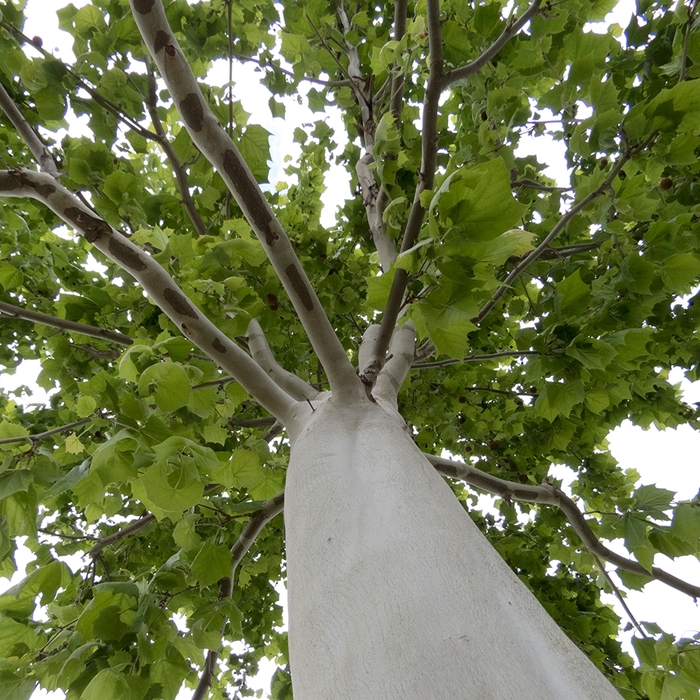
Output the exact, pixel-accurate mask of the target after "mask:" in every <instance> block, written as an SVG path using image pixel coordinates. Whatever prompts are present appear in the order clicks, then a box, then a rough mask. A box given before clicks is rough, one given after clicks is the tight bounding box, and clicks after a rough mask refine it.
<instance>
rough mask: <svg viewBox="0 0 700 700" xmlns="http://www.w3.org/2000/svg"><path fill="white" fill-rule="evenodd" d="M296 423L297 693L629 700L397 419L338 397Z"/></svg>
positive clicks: (291, 544) (292, 634) (290, 489)
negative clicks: (503, 554)
mask: <svg viewBox="0 0 700 700" xmlns="http://www.w3.org/2000/svg"><path fill="white" fill-rule="evenodd" d="M293 433H295V436H294V440H293V444H292V458H291V462H290V465H289V472H288V475H287V485H286V506H285V521H286V533H287V565H288V586H289V647H290V665H291V671H292V677H293V682H294V694H295V698H297V700H329V699H330V698H333V699H334V700H342V699H343V698H347V699H348V700H350V699H352V700H365V699H370V698H376V699H381V700H387V699H389V698H397V699H398V698H401V700H407V699H409V700H410V699H413V698H415V699H416V700H426V699H429V698H435V700H446V699H447V698H473V699H474V700H488V699H490V698H492V699H493V700H507V699H510V698H521V699H522V700H550V699H551V700H566V699H572V700H573V699H574V698H576V699H577V700H598V699H601V700H602V699H605V700H620V696H619V695H618V694H617V692H616V691H615V690H614V689H613V687H612V686H611V685H610V683H609V682H608V681H607V680H606V679H605V678H604V677H603V675H602V674H601V673H600V672H599V671H598V670H597V669H596V668H595V667H594V665H593V664H592V663H591V662H590V661H589V660H588V659H587V658H586V657H585V656H584V654H583V653H582V652H581V651H579V649H578V648H577V647H576V646H575V645H574V644H573V643H572V642H571V641H570V640H569V639H568V638H567V637H566V636H565V635H564V633H563V632H562V631H561V630H560V629H559V627H558V626H557V625H556V624H555V623H554V621H553V620H552V619H551V618H550V617H549V615H548V614H547V613H546V612H545V610H544V609H543V608H542V607H541V606H540V604H539V603H538V602H537V601H536V599H535V598H534V596H533V595H532V594H531V593H530V591H529V590H528V589H527V588H526V587H525V586H524V585H523V584H522V583H521V582H520V580H519V579H518V578H517V577H516V576H515V574H514V573H513V572H512V571H511V570H510V569H509V568H508V566H507V565H506V563H505V562H504V561H503V560H502V559H501V557H500V555H499V554H498V553H497V552H496V550H495V549H494V548H493V547H492V546H491V545H490V544H489V543H488V541H487V540H486V538H485V537H484V536H483V535H482V534H481V533H480V532H479V530H478V529H477V527H476V526H475V525H474V523H473V522H472V521H471V519H470V518H469V517H468V515H467V513H466V512H465V511H464V509H463V508H462V506H461V505H460V504H459V502H458V500H457V499H456V498H455V496H454V494H453V493H452V492H451V491H450V489H449V487H448V486H447V484H445V483H444V481H443V480H442V478H441V477H440V476H439V475H438V474H437V473H436V472H435V470H434V469H433V467H432V466H431V465H430V464H429V463H428V462H427V460H426V459H425V458H424V457H423V456H422V455H421V453H420V451H419V450H418V448H417V447H416V446H415V444H414V443H413V441H412V439H411V437H410V434H409V432H408V429H407V428H406V427H405V425H403V422H402V421H401V422H400V421H399V419H398V418H397V416H395V415H394V416H392V415H390V413H388V412H387V411H385V410H384V409H383V408H382V407H380V406H379V405H378V404H376V403H370V402H369V401H367V402H366V403H363V404H361V405H355V406H341V405H337V404H336V403H334V401H333V399H330V400H326V401H325V403H322V404H321V405H319V406H318V407H316V408H315V410H314V411H313V412H311V411H310V410H309V415H308V419H307V421H306V423H305V424H303V425H301V427H300V426H299V425H298V426H297V430H295V431H293Z"/></svg>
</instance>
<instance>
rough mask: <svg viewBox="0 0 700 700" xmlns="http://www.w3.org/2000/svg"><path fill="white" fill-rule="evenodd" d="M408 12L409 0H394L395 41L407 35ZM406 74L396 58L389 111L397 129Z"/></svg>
mask: <svg viewBox="0 0 700 700" xmlns="http://www.w3.org/2000/svg"><path fill="white" fill-rule="evenodd" d="M407 10H408V1H407V0H394V41H396V42H400V41H401V39H403V36H404V34H405V33H406V14H407ZM404 81H405V78H404V74H403V70H402V69H401V66H400V65H399V61H398V59H397V57H396V56H394V67H393V69H392V72H391V96H390V98H389V111H390V112H391V113H392V114H393V115H394V120H395V124H396V128H397V129H400V127H401V112H402V109H401V108H402V106H403V86H404Z"/></svg>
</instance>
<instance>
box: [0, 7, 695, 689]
mask: <svg viewBox="0 0 700 700" xmlns="http://www.w3.org/2000/svg"><path fill="white" fill-rule="evenodd" d="M73 3H74V4H75V5H76V6H82V5H84V4H86V0H73ZM65 4H67V2H66V0H29V2H28V6H27V16H28V22H27V24H26V25H25V33H26V34H28V35H29V36H34V35H37V36H40V37H41V38H42V40H43V46H44V48H45V49H47V50H49V51H52V52H55V53H56V54H57V55H61V56H63V57H64V58H66V59H67V60H71V58H72V57H71V52H70V40H69V39H68V40H66V37H65V35H63V34H62V33H61V32H59V30H58V23H57V21H56V17H55V14H54V12H55V9H58V8H60V7H63V6H64V5H65ZM633 7H634V1H633V0H621V2H620V3H619V4H618V7H617V8H616V10H615V11H614V12H613V13H611V14H610V15H609V16H608V18H607V20H606V22H605V23H600V24H599V26H597V27H596V26H593V27H591V30H592V31H604V30H605V27H606V25H607V24H611V23H618V24H620V25H621V26H623V27H624V26H626V25H627V23H628V21H629V16H630V12H631V8H633ZM235 76H236V86H235V96H236V98H237V99H240V100H241V101H242V104H243V107H244V108H245V109H246V110H247V111H248V112H250V113H251V114H252V115H253V116H252V117H251V121H252V122H255V123H259V124H262V125H263V126H265V127H266V128H267V129H268V130H269V131H270V132H271V133H272V137H271V152H272V154H273V167H272V176H273V178H274V177H279V174H280V173H281V170H282V165H283V159H284V156H285V155H287V154H289V155H291V156H292V157H294V156H295V155H296V154H297V153H298V150H296V149H297V148H298V147H297V146H296V144H294V143H293V140H292V133H293V131H294V128H295V127H296V126H298V125H302V124H303V123H304V122H310V121H311V113H310V112H309V111H308V109H306V108H305V107H304V106H303V105H299V104H298V103H296V102H295V101H293V100H289V101H288V102H287V114H286V118H285V120H282V119H279V118H274V119H273V118H272V115H271V114H270V112H269V109H268V106H267V100H268V97H269V94H268V93H267V92H266V90H265V89H264V88H262V87H261V86H260V85H259V83H258V81H257V79H256V77H255V71H254V69H253V68H252V67H250V66H242V67H240V68H239V67H237V68H236V72H235ZM227 77H228V76H227V71H225V70H216V69H215V71H214V73H213V75H212V78H213V80H214V81H216V82H219V83H224V82H225V81H226V80H227ZM328 119H329V120H331V121H336V123H339V117H338V115H337V114H333V113H332V112H330V113H329V114H328ZM80 129H81V127H80V122H76V123H75V124H73V126H71V131H76V132H78V133H79V132H80ZM343 145H344V144H342V143H341V144H339V147H340V148H342V147H343ZM562 148H563V146H562V144H561V143H560V142H559V143H557V142H554V141H550V144H549V146H548V147H547V148H546V149H544V150H543V145H542V141H541V140H539V139H538V141H537V145H535V142H534V141H531V142H527V141H524V142H523V144H522V145H521V147H520V150H519V151H518V155H527V154H530V153H532V154H535V155H537V156H538V158H540V160H543V161H546V162H548V163H549V164H550V171H549V172H548V174H549V175H550V176H551V177H554V178H555V179H557V180H558V181H559V182H560V183H562V184H563V183H566V182H567V179H568V174H567V172H566V170H565V168H564V166H563V153H562V151H561V149H562ZM329 177H330V178H331V182H332V187H329V188H328V193H327V195H326V199H324V203H325V204H326V208H325V211H324V215H323V222H324V223H325V224H328V223H331V222H332V220H333V217H334V211H335V206H336V205H337V204H338V203H339V202H340V201H341V200H342V199H343V198H345V197H349V196H350V189H349V185H348V182H347V179H346V178H345V177H344V176H343V175H342V171H340V170H339V169H336V170H332V171H331V173H330V175H329ZM37 364H38V363H37ZM37 364H35V365H31V364H27V365H26V366H25V367H24V372H23V374H22V376H19V375H17V376H15V377H12V378H10V377H4V376H3V375H0V385H2V386H5V387H6V388H13V387H15V386H16V385H18V384H28V383H30V384H31V383H33V378H35V377H36V374H37V372H38V367H37ZM672 381H674V382H678V383H680V384H681V385H682V388H683V391H684V394H685V397H686V400H687V401H689V402H696V401H700V383H697V384H695V385H693V384H691V383H690V382H688V381H686V380H685V379H684V378H683V377H682V373H680V372H678V373H677V374H674V375H672ZM41 391H42V390H41V389H39V388H38V387H36V393H35V394H34V396H33V397H32V399H31V402H41V401H43V397H42V393H41ZM609 443H610V450H611V452H612V454H613V455H614V457H615V458H616V459H617V460H618V461H619V463H620V465H621V466H622V467H623V468H624V469H629V468H634V469H636V470H637V471H638V472H639V474H640V475H641V480H640V481H641V483H647V484H649V483H652V484H656V485H658V486H659V487H662V488H667V489H671V490H674V491H677V492H678V494H679V495H678V498H679V499H689V498H692V497H694V496H695V495H696V494H697V493H698V490H699V489H700V469H699V468H698V467H699V456H700V434H698V433H696V432H694V431H693V430H692V429H691V428H689V427H688V426H682V427H680V428H679V429H677V430H670V429H669V430H664V431H659V430H657V429H655V428H650V429H649V430H646V431H645V430H643V429H641V428H639V427H636V426H633V425H632V424H631V423H629V421H627V422H625V423H623V424H622V425H621V426H620V427H618V428H616V429H615V430H613V431H612V432H611V433H610V436H609ZM552 475H554V476H556V477H557V478H563V479H564V480H565V481H566V479H567V478H569V475H568V474H567V473H566V469H565V468H562V467H556V466H555V467H553V469H552ZM481 502H482V503H483V504H484V505H485V506H488V504H489V502H490V501H489V497H483V499H482V501H481ZM491 502H492V501H491ZM611 547H612V548H614V549H616V550H617V551H620V552H622V553H626V552H625V551H624V548H622V547H621V544H620V543H619V542H617V543H612V545H611ZM24 551H25V553H26V552H27V550H26V549H25V550H24ZM655 564H656V565H658V566H661V567H662V568H665V569H667V570H668V571H669V572H671V573H673V574H675V575H677V576H679V577H680V578H684V579H686V580H690V581H694V582H696V583H697V582H700V562H698V560H697V559H694V558H691V557H684V558H681V559H678V560H676V561H671V560H668V559H667V558H666V557H663V556H658V557H657V559H656V560H655ZM15 578H17V577H15ZM7 585H9V582H6V581H5V582H4V585H3V580H2V579H0V590H2V589H3V588H4V587H6V586H7ZM608 602H610V603H611V604H613V605H614V606H615V607H616V609H617V612H618V614H620V615H621V617H622V618H623V620H624V619H625V617H626V616H625V613H624V611H622V610H621V609H620V606H619V603H618V602H617V601H616V600H615V598H614V597H613V596H608ZM627 604H628V606H629V607H630V609H631V610H632V613H633V614H634V615H635V617H636V618H637V620H639V621H644V620H649V621H655V622H657V623H658V624H659V625H660V626H661V627H662V628H663V629H664V630H666V631H668V632H672V633H673V634H675V635H677V636H687V635H691V634H694V633H696V632H698V631H700V609H699V608H698V606H697V605H695V604H694V603H693V602H692V600H691V599H690V598H689V597H688V596H685V595H684V594H682V593H680V592H677V591H675V590H673V589H671V588H669V587H667V586H665V585H663V584H660V583H657V582H653V583H650V584H648V585H647V586H646V587H645V589H644V591H641V592H638V591H630V592H629V593H628V595H627ZM628 636H629V635H628ZM628 648H629V647H628ZM268 678H269V674H262V677H261V678H260V679H259V687H266V688H267V687H269V681H268V680H267V679H268ZM188 695H189V693H181V695H180V700H184V698H186V697H187V696H188ZM33 697H34V698H35V700H38V699H39V698H51V699H52V700H58V699H59V698H62V697H63V695H62V694H60V693H50V694H46V693H43V691H42V692H40V691H37V693H35V695H34V696H33Z"/></svg>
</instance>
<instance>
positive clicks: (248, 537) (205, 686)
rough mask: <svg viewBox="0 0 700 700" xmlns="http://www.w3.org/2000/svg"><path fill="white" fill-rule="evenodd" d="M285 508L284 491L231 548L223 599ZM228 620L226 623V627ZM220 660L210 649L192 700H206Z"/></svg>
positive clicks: (264, 507) (265, 505) (272, 499)
mask: <svg viewBox="0 0 700 700" xmlns="http://www.w3.org/2000/svg"><path fill="white" fill-rule="evenodd" d="M283 508H284V491H282V492H280V493H278V494H277V495H276V496H274V497H273V498H271V499H270V500H269V501H265V503H263V505H262V506H261V508H260V510H259V511H258V512H257V513H255V515H253V516H252V517H251V519H250V520H249V521H248V524H247V525H246V526H245V527H244V528H243V532H242V533H241V535H240V537H239V538H238V539H237V540H236V542H235V544H234V545H233V547H232V548H231V576H230V578H229V579H228V581H227V583H226V585H225V586H224V587H223V588H222V590H221V598H230V597H231V595H232V594H233V584H234V580H235V576H236V569H237V568H238V565H239V564H240V563H241V560H242V559H243V557H244V556H245V555H246V553H247V552H248V550H249V549H250V547H251V545H252V544H253V542H255V539H256V538H257V536H258V535H259V534H260V532H261V530H262V529H263V528H264V527H265V525H267V523H269V522H270V520H272V519H273V518H274V517H275V516H276V515H278V514H279V513H281V512H282V509H283ZM227 623H228V620H226V622H224V627H225V626H226V624H227ZM218 658H219V651H218V649H217V650H214V649H210V650H209V653H208V654H207V658H206V660H205V662H204V668H203V669H202V674H201V676H200V677H199V683H197V687H196V688H195V691H194V693H192V700H205V698H206V697H207V693H208V691H209V688H210V687H211V684H212V680H213V679H214V674H215V672H216V662H217V660H218Z"/></svg>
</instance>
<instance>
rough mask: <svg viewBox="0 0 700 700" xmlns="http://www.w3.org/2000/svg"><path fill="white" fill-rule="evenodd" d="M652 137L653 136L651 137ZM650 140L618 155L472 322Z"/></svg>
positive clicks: (479, 317) (480, 317)
mask: <svg viewBox="0 0 700 700" xmlns="http://www.w3.org/2000/svg"><path fill="white" fill-rule="evenodd" d="M652 138H653V137H652ZM649 142H650V140H649V139H647V140H646V141H644V142H643V143H642V144H641V145H640V146H638V147H637V148H634V149H629V150H627V151H626V152H625V153H624V154H622V155H621V156H620V158H619V159H618V161H617V162H616V163H615V165H614V166H613V167H612V168H611V170H610V173H609V174H608V177H606V178H605V180H604V181H603V183H602V184H601V185H599V186H598V187H597V188H596V189H595V190H593V192H590V193H589V194H587V195H586V196H585V197H584V198H583V199H582V200H581V201H580V202H579V203H578V204H576V205H574V206H573V207H571V209H569V211H567V212H566V214H564V215H563V216H562V217H561V219H559V221H558V222H557V223H556V224H555V226H554V227H553V228H552V230H551V231H550V232H549V233H548V234H547V235H546V236H545V237H544V239H543V240H542V242H541V243H540V244H539V245H538V246H537V248H535V250H533V251H532V252H531V253H530V254H529V255H527V256H525V258H524V259H523V260H522V262H520V263H519V264H518V265H516V267H515V268H514V269H513V270H512V271H511V272H510V273H509V274H508V276H507V277H506V278H505V280H503V283H502V284H501V286H500V287H499V288H498V289H497V290H496V291H495V292H494V294H493V296H492V297H491V299H489V301H487V302H486V303H485V304H484V306H483V307H482V308H481V310H480V311H479V313H478V314H477V315H476V316H475V317H474V318H472V319H471V322H472V323H474V324H478V323H481V321H483V320H484V318H485V317H486V316H487V314H488V313H489V312H490V311H491V309H493V307H494V306H496V304H497V303H498V300H499V299H500V298H501V297H502V296H503V295H504V294H505V293H506V292H507V291H508V290H509V289H510V288H511V287H512V286H513V282H515V280H516V279H517V278H518V277H520V275H521V274H522V273H523V272H524V271H525V270H526V269H527V268H528V267H529V266H530V265H531V264H532V263H533V262H535V260H537V259H538V258H539V257H540V256H541V255H542V254H543V253H544V252H545V251H546V250H547V249H549V246H550V244H551V242H552V241H553V240H554V239H555V238H556V237H557V236H558V235H559V234H560V233H561V232H562V231H563V230H564V228H566V226H567V225H568V223H569V222H570V221H571V220H572V219H573V218H574V217H575V216H577V215H578V214H579V213H580V212H582V211H583V210H584V209H585V208H586V207H587V206H588V205H589V204H590V203H591V202H592V201H593V200H594V199H597V198H598V197H600V195H601V194H603V192H605V191H607V190H608V189H609V188H610V187H611V186H612V183H613V180H614V179H615V178H616V177H617V176H618V174H619V172H620V171H621V170H622V168H623V166H624V165H625V163H626V162H627V161H628V160H629V159H630V158H631V157H632V156H633V155H635V154H636V153H638V152H639V151H640V150H641V149H642V148H644V147H646V146H647V145H649Z"/></svg>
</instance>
